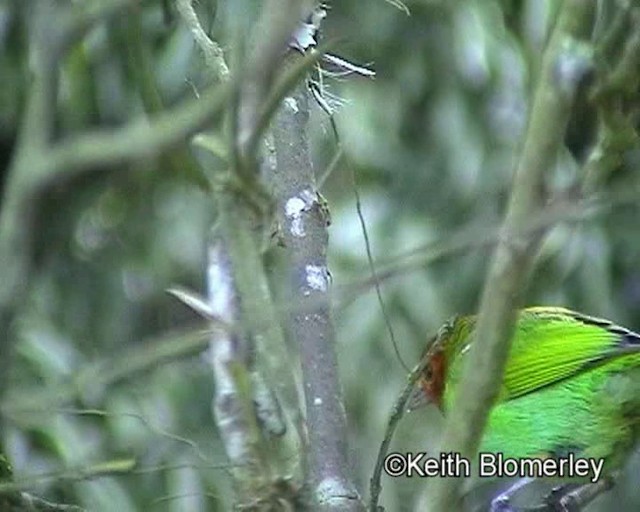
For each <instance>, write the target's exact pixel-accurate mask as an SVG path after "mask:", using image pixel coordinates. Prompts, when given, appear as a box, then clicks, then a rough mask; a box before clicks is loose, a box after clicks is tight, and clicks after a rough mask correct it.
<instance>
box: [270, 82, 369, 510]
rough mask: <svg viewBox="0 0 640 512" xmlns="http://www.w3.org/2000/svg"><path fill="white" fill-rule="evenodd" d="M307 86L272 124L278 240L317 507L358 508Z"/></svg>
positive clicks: (287, 100) (286, 102) (289, 100)
mask: <svg viewBox="0 0 640 512" xmlns="http://www.w3.org/2000/svg"><path fill="white" fill-rule="evenodd" d="M307 103H308V101H307V94H306V89H305V88H304V87H299V88H298V89H297V90H296V92H295V93H294V94H292V95H290V96H288V97H286V98H285V100H284V103H283V105H282V107H281V109H280V111H279V112H278V113H277V114H276V118H275V120H274V124H273V137H274V144H275V152H276V161H277V166H276V168H275V169H274V171H273V175H272V176H271V183H272V186H273V190H274V195H275V198H276V202H277V216H278V221H279V225H280V228H281V233H280V234H281V236H282V239H283V241H284V243H285V245H286V247H287V249H288V254H289V257H290V262H289V264H290V280H291V292H290V293H291V297H290V299H291V303H294V304H298V305H299V307H297V308H296V311H295V312H294V313H293V314H292V324H291V328H290V330H291V334H292V337H293V338H294V339H295V340H296V341H297V343H298V346H299V347H300V356H301V363H302V372H303V379H304V394H305V401H306V411H307V427H308V438H309V446H308V468H309V480H310V484H311V492H312V498H313V500H314V502H315V504H316V506H317V509H318V510H340V511H343V510H354V511H355V510H362V509H363V505H362V503H361V501H360V497H359V495H358V492H357V490H356V488H355V485H354V483H353V481H352V480H351V478H350V471H349V462H348V457H347V455H348V453H349V451H348V448H347V439H346V438H347V427H346V414H345V409H344V404H343V399H342V390H341V386H340V379H339V374H338V364H337V359H336V352H335V330H334V325H333V320H332V318H331V306H330V300H329V272H328V269H327V241H328V232H327V226H328V223H329V216H328V212H327V210H326V207H325V204H324V200H323V199H322V197H321V196H320V195H319V194H318V191H317V188H316V183H315V177H314V173H313V167H312V164H311V158H310V156H309V146H308V142H307V136H306V125H307V121H308V117H309V111H308V104H307Z"/></svg>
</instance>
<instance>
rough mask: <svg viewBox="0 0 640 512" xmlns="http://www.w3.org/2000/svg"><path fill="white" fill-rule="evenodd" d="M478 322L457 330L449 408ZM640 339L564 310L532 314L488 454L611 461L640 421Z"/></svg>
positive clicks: (523, 322) (528, 312) (463, 321)
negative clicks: (570, 454)
mask: <svg viewBox="0 0 640 512" xmlns="http://www.w3.org/2000/svg"><path fill="white" fill-rule="evenodd" d="M474 324H475V319H474V318H473V317H461V318H458V319H456V320H455V321H454V322H453V323H452V327H451V337H450V339H449V340H447V342H446V349H445V350H446V352H447V360H448V361H449V370H448V379H447V387H446V390H445V397H444V404H445V408H446V407H448V405H449V404H450V403H451V401H452V400H453V398H454V396H455V392H456V384H457V382H458V380H459V377H460V372H461V370H462V363H463V361H464V360H465V354H467V353H469V352H468V351H467V347H468V344H469V343H470V341H471V339H472V338H471V334H472V332H473V326H474ZM638 383H640V337H639V336H638V335H636V334H635V333H633V332H631V331H629V330H627V329H624V328H621V327H619V326H616V325H614V324H612V323H611V322H608V321H606V320H601V319H598V318H593V317H588V316H585V315H581V314H579V313H575V312H573V311H570V310H567V309H563V308H529V309H525V310H523V311H522V312H521V313H520V315H519V318H518V322H517V326H516V332H515V337H514V339H513V342H512V347H511V353H510V355H509V358H508V361H507V366H506V369H505V375H504V378H503V384H502V389H501V392H500V395H499V399H498V403H497V404H496V406H495V407H494V409H493V410H492V412H491V414H490V417H489V420H488V425H487V429H486V433H485V437H484V439H483V443H482V447H481V449H482V450H484V451H501V452H503V453H505V454H506V455H508V456H514V457H524V456H536V455H541V454H547V453H558V452H561V451H564V450H572V451H576V452H581V453H584V454H586V455H587V456H596V457H610V456H611V455H613V454H615V453H619V452H620V451H621V450H623V449H626V447H628V446H629V445H630V444H631V443H632V442H633V439H634V437H635V433H634V432H635V430H636V427H637V424H638V419H639V418H640V414H638V411H639V410H640V403H639V402H640V394H639V393H637V391H638V389H637V388H638V387H640V386H639V385H638Z"/></svg>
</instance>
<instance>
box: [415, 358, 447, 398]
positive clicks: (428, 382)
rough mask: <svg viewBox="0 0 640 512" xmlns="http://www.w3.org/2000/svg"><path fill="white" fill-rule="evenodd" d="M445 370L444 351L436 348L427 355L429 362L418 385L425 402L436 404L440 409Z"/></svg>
mask: <svg viewBox="0 0 640 512" xmlns="http://www.w3.org/2000/svg"><path fill="white" fill-rule="evenodd" d="M446 371H447V365H446V359H445V352H444V351H443V350H436V351H435V352H434V353H433V354H432V355H431V357H429V362H428V363H427V366H426V368H425V369H424V372H423V374H422V376H421V377H420V387H421V388H422V391H423V393H424V394H425V398H426V400H427V402H428V403H434V404H436V405H437V406H438V408H439V409H440V410H442V397H443V395H444V388H445V379H446V375H447V373H446Z"/></svg>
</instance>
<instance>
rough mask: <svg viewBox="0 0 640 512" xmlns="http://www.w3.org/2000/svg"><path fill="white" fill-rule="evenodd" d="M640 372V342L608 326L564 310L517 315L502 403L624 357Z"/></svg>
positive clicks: (639, 338) (633, 335)
mask: <svg viewBox="0 0 640 512" xmlns="http://www.w3.org/2000/svg"><path fill="white" fill-rule="evenodd" d="M630 354H632V355H635V356H636V357H633V358H632V359H630V360H629V361H628V362H629V364H631V365H638V366H640V336H638V335H637V334H636V333H634V332H632V331H629V330H627V329H624V328H622V327H619V326H617V325H615V324H612V323H611V322H609V321H607V320H602V319H599V318H594V317H590V316H586V315H582V314H580V313H576V312H574V311H570V310H568V309H564V308H549V307H535V308H528V309H525V310H523V311H521V312H520V316H519V318H518V324H517V328H516V334H515V338H514V340H513V344H512V346H511V354H510V355H509V360H508V362H507V367H506V369H505V375H504V379H503V389H502V393H501V400H510V399H513V398H517V397H519V396H522V395H526V394H528V393H532V392H534V391H536V390H539V389H541V388H543V387H546V386H551V385H553V384H556V383H558V382H560V381H563V380H565V379H568V378H570V377H572V376H575V375H577V374H580V373H582V372H585V371H588V370H589V369H592V368H595V367H599V366H602V365H604V364H607V363H608V362H610V361H612V360H614V359H617V358H621V357H622V356H625V355H630Z"/></svg>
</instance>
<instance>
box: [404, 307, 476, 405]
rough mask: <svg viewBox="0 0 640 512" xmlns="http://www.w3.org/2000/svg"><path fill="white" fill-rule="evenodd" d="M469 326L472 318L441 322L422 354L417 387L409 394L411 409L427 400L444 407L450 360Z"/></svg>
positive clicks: (424, 403)
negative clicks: (411, 395) (410, 395)
mask: <svg viewBox="0 0 640 512" xmlns="http://www.w3.org/2000/svg"><path fill="white" fill-rule="evenodd" d="M472 326H473V317H455V318H453V319H451V320H450V321H448V322H447V323H445V324H444V325H443V326H442V327H441V328H440V330H439V331H438V333H437V334H436V337H435V341H434V342H433V343H430V344H429V346H428V347H427V349H426V350H425V352H424V353H423V355H422V357H423V358H425V357H426V358H427V364H426V366H425V369H424V371H423V373H422V375H421V377H420V380H419V381H418V385H419V386H418V387H417V389H416V392H415V394H414V396H413V397H412V401H411V404H412V407H411V409H417V408H418V407H420V406H422V405H427V404H429V403H433V404H436V405H437V406H438V408H439V409H440V410H443V409H444V394H445V391H446V386H447V382H448V381H449V380H450V379H449V374H448V372H449V371H450V365H451V361H452V360H453V359H455V357H456V354H457V353H458V352H459V351H460V350H461V349H462V348H463V347H464V345H465V344H466V342H467V341H468V337H469V333H470V331H471V329H472Z"/></svg>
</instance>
